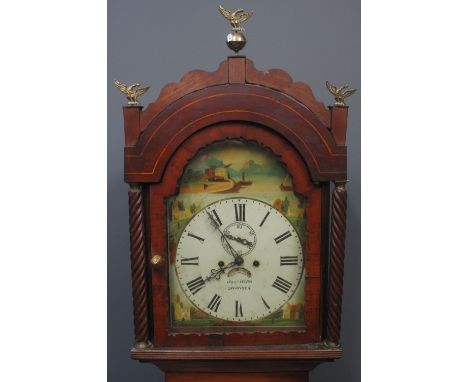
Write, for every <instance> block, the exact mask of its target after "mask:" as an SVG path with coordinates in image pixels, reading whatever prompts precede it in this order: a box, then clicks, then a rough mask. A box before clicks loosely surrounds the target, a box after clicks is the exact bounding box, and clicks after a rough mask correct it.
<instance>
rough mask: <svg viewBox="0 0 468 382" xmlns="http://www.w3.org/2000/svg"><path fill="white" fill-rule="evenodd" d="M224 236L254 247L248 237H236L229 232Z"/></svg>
mask: <svg viewBox="0 0 468 382" xmlns="http://www.w3.org/2000/svg"><path fill="white" fill-rule="evenodd" d="M224 236H226V237H227V238H228V239H231V240H234V241H237V242H238V243H241V244H243V245H246V246H248V247H249V248H252V247H253V243H251V242H250V241H248V240H247V239H242V238H241V237H235V236H232V235H229V234H225V235H224Z"/></svg>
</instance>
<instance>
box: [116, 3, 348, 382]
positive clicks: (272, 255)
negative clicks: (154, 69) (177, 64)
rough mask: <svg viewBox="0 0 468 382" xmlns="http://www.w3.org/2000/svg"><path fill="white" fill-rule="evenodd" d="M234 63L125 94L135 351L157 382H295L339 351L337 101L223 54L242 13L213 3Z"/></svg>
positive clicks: (341, 171) (336, 91)
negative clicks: (143, 100)
mask: <svg viewBox="0 0 468 382" xmlns="http://www.w3.org/2000/svg"><path fill="white" fill-rule="evenodd" d="M218 10H219V12H220V13H221V15H222V16H223V17H225V18H226V19H227V20H228V21H229V23H230V25H231V27H232V30H231V32H230V33H229V34H228V35H227V38H226V44H227V46H228V47H229V48H230V49H231V50H232V51H233V52H234V53H235V54H234V55H232V56H229V57H228V58H227V60H225V61H223V62H221V64H220V66H219V68H218V69H217V70H216V71H214V72H205V71H201V70H194V71H192V72H189V73H187V74H186V75H185V76H183V77H182V79H181V80H180V82H179V83H170V84H168V85H166V86H165V87H164V88H163V89H162V90H161V93H160V95H159V97H158V98H157V99H156V100H155V101H154V102H152V103H150V104H149V105H148V106H147V107H146V108H145V109H143V107H142V106H141V105H140V101H139V97H140V96H142V95H143V94H145V93H146V92H147V91H148V89H149V86H141V85H140V84H139V83H133V84H131V85H126V84H124V83H122V82H120V81H118V80H115V81H114V85H115V87H116V88H117V89H118V90H119V91H120V92H122V93H123V94H124V95H125V97H126V98H127V101H128V104H127V105H126V106H124V107H123V114H124V132H125V149H124V163H125V169H124V177H125V182H127V183H128V184H129V186H130V189H129V193H128V201H129V216H130V220H129V228H130V259H131V276H132V292H133V312H134V335H135V344H134V347H133V348H132V350H131V357H132V358H134V359H136V360H138V361H140V362H150V363H153V364H155V365H157V366H158V367H159V368H160V369H161V370H163V371H164V372H165V376H166V381H168V382H176V381H177V382H188V381H191V382H195V381H252V382H262V381H278V382H279V381H281V382H287V381H291V382H305V381H307V380H308V373H309V371H310V370H312V369H313V368H314V367H316V366H317V365H319V364H320V363H322V362H330V361H333V360H335V359H338V358H340V357H341V356H342V347H341V345H340V342H339V338H340V321H341V299H342V288H343V264H344V251H345V248H344V242H345V232H346V199H347V194H346V182H347V177H346V160H347V153H346V128H347V113H348V107H347V106H346V104H345V102H344V100H345V98H347V97H349V96H350V95H352V94H353V93H354V92H355V90H353V89H349V87H348V85H343V86H340V87H337V86H335V85H333V84H331V83H329V82H328V81H327V82H326V86H327V89H328V90H329V91H330V92H331V93H332V95H333V97H334V99H335V104H334V105H333V106H330V107H329V108H328V109H327V108H326V107H325V106H324V105H323V104H322V103H320V102H319V101H317V100H316V99H315V97H314V95H313V93H312V91H311V90H310V88H309V87H308V86H307V85H305V84H304V83H298V82H294V81H293V80H292V79H291V77H290V76H289V75H288V74H287V73H286V72H284V71H282V70H279V69H272V70H269V71H261V70H257V69H256V68H255V66H254V64H253V62H252V61H251V60H249V59H247V58H246V57H245V56H241V55H239V51H240V50H242V48H243V47H244V46H245V44H246V42H247V40H246V37H245V35H244V32H245V30H244V28H243V24H244V23H245V22H246V21H247V20H248V19H250V17H251V16H252V15H253V12H252V11H248V12H247V11H244V9H242V8H239V9H236V10H234V11H230V10H228V9H226V8H224V7H223V6H221V5H220V6H219V7H218Z"/></svg>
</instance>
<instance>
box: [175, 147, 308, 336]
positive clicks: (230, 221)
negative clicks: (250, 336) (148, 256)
mask: <svg viewBox="0 0 468 382" xmlns="http://www.w3.org/2000/svg"><path fill="white" fill-rule="evenodd" d="M307 203H308V201H307V198H306V197H305V196H303V195H300V194H298V193H296V192H295V191H294V188H293V182H292V179H291V176H290V174H289V173H288V170H287V168H286V166H285V165H284V164H283V163H281V161H280V160H279V158H278V157H277V156H275V155H274V154H273V153H272V152H271V151H270V150H268V149H267V148H264V147H261V146H260V145H258V144H257V143H254V142H246V141H242V140H225V141H222V142H218V143H213V144H211V145H209V146H207V147H206V148H204V149H203V150H201V151H200V152H199V153H198V154H197V155H196V157H194V158H193V159H192V160H191V161H190V162H189V164H188V165H187V166H186V168H185V170H184V173H183V176H182V178H181V180H180V187H179V191H178V193H177V195H175V196H173V197H171V198H169V199H168V200H167V212H168V221H167V224H168V249H169V301H170V307H171V308H170V324H171V330H172V331H173V332H174V333H178V332H182V333H186V332H190V331H193V332H197V331H198V330H203V332H213V333H216V332H225V331H226V330H231V331H232V330H235V331H247V332H249V331H250V332H252V331H255V332H262V331H263V332H266V331H271V330H272V329H273V328H276V329H278V330H283V331H284V330H303V329H304V312H305V282H304V278H305V272H304V246H305V245H306V234H305V232H306V224H307V222H306V208H307Z"/></svg>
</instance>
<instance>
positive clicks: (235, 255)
mask: <svg viewBox="0 0 468 382" xmlns="http://www.w3.org/2000/svg"><path fill="white" fill-rule="evenodd" d="M206 213H207V215H208V217H209V218H210V220H211V223H212V224H213V225H214V226H215V227H216V229H217V230H218V231H219V233H220V234H221V240H224V241H225V242H226V244H227V245H228V247H229V250H230V252H231V255H232V256H233V257H234V260H236V262H238V261H240V260H238V259H242V256H241V255H239V254H238V253H237V252H236V250H235V249H234V248H233V247H232V245H231V243H229V240H228V239H227V238H226V235H225V234H224V233H223V231H221V228H220V227H219V224H218V222H217V221H216V220H215V218H214V217H213V216H211V214H210V213H209V212H208V211H207V212H206ZM238 265H240V264H238Z"/></svg>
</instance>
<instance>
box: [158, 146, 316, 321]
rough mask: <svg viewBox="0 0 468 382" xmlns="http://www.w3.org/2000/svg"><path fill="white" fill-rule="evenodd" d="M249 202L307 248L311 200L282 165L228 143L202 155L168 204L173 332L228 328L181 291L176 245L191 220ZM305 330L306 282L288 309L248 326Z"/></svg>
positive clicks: (265, 152)
mask: <svg viewBox="0 0 468 382" xmlns="http://www.w3.org/2000/svg"><path fill="white" fill-rule="evenodd" d="M232 197H249V198H254V199H258V200H261V201H263V202H266V203H268V204H270V205H271V206H273V207H274V208H275V209H277V210H278V211H280V212H281V213H282V214H283V215H284V216H285V217H287V219H288V220H289V221H290V222H291V224H292V225H293V226H294V228H295V229H296V231H297V233H298V235H299V238H300V239H301V242H302V243H303V244H304V243H305V232H306V227H305V225H306V218H305V207H306V203H307V201H306V199H305V198H304V197H302V196H300V195H298V194H296V193H295V192H294V189H293V183H292V179H291V177H290V176H289V174H288V172H287V169H286V167H285V165H284V164H283V163H281V161H280V160H279V159H278V157H277V156H275V155H274V154H273V153H272V152H271V151H270V150H269V149H266V148H263V147H261V146H260V145H259V144H257V143H255V142H246V141H241V140H227V141H223V142H218V143H213V144H211V145H210V146H208V147H206V148H204V149H202V150H201V151H200V152H199V153H198V154H197V155H196V156H195V157H194V158H193V159H192V160H191V162H190V163H189V164H188V166H187V167H186V168H185V171H184V174H183V176H182V178H181V180H180V188H179V193H178V194H177V195H175V196H173V197H171V198H168V199H167V212H168V220H169V221H168V227H169V230H168V244H169V245H168V248H169V256H170V266H169V282H170V300H171V324H172V328H173V329H177V328H183V327H196V326H204V325H214V326H216V325H229V323H228V322H226V321H222V320H219V319H216V318H214V317H211V316H209V315H207V314H206V313H204V312H202V311H201V310H199V309H198V308H197V307H196V306H195V305H193V304H192V303H191V302H190V301H189V300H188V298H187V297H186V296H185V294H184V292H183V290H182V289H181V287H180V285H179V282H178V279H177V275H176V270H175V258H176V250H177V243H178V241H179V238H180V235H181V233H182V231H183V230H184V229H185V226H186V225H187V223H188V222H189V221H190V219H191V218H192V217H193V216H194V215H195V214H197V213H198V212H199V211H201V210H202V209H203V208H205V207H206V206H208V205H209V204H211V203H214V202H216V201H218V200H222V199H226V198H232ZM303 325H304V276H303V277H302V280H301V282H300V284H299V286H298V288H297V290H296V292H295V293H294V295H293V296H292V298H291V299H290V300H289V302H288V303H286V304H285V305H284V306H283V307H282V308H281V309H279V310H278V311H276V312H275V313H273V314H272V315H270V316H268V317H266V318H264V319H262V320H258V321H254V322H248V323H246V326H268V327H271V326H279V327H298V326H303Z"/></svg>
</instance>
